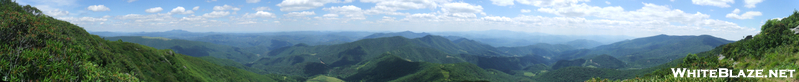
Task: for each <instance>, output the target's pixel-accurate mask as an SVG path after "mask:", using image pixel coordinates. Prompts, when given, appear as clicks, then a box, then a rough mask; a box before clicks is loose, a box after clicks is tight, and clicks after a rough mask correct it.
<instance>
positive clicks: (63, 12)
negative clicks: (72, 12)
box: [44, 9, 69, 17]
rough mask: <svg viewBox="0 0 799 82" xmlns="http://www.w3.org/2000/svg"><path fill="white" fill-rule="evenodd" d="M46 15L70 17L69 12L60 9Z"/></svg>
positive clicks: (46, 12)
mask: <svg viewBox="0 0 799 82" xmlns="http://www.w3.org/2000/svg"><path fill="white" fill-rule="evenodd" d="M44 14H45V15H48V16H52V17H58V16H66V15H69V11H62V10H60V9H55V10H51V11H45V12H44Z"/></svg>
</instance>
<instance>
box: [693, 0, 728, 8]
mask: <svg viewBox="0 0 799 82" xmlns="http://www.w3.org/2000/svg"><path fill="white" fill-rule="evenodd" d="M691 2H692V3H694V4H696V5H707V6H716V7H721V8H727V7H730V5H729V4H727V3H735V0H691Z"/></svg>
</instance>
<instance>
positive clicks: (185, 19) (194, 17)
mask: <svg viewBox="0 0 799 82" xmlns="http://www.w3.org/2000/svg"><path fill="white" fill-rule="evenodd" d="M200 20H205V18H203V17H202V16H186V17H183V18H180V21H200Z"/></svg>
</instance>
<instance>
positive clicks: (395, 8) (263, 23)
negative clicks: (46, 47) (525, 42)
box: [17, 0, 799, 40]
mask: <svg viewBox="0 0 799 82" xmlns="http://www.w3.org/2000/svg"><path fill="white" fill-rule="evenodd" d="M17 2H18V3H20V4H23V5H24V4H29V5H32V6H35V7H37V8H39V9H40V10H42V11H45V14H47V15H50V16H52V17H55V18H57V19H61V20H65V21H69V22H72V23H74V24H77V25H79V26H81V27H84V29H86V30H87V31H110V32H156V31H168V30H173V29H182V30H187V31H192V32H275V31H416V32H442V31H481V30H512V31H521V32H540V33H548V34H559V35H627V36H634V37H645V36H653V35H657V34H669V35H702V34H707V35H713V36H717V37H721V38H725V39H729V40H738V39H741V38H742V36H745V35H754V34H756V33H757V32H759V31H760V30H759V29H760V26H761V25H762V24H763V23H764V21H766V20H769V19H779V18H782V17H786V16H789V15H790V14H791V13H792V12H793V11H794V9H796V8H799V7H797V5H795V4H796V3H799V1H796V0H285V1H284V0H17Z"/></svg>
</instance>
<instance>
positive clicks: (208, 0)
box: [205, 0, 216, 3]
mask: <svg viewBox="0 0 799 82" xmlns="http://www.w3.org/2000/svg"><path fill="white" fill-rule="evenodd" d="M214 1H216V0H205V2H209V3H210V2H214Z"/></svg>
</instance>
